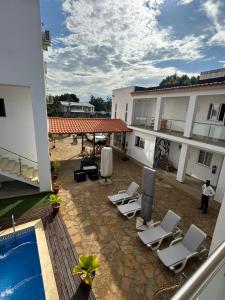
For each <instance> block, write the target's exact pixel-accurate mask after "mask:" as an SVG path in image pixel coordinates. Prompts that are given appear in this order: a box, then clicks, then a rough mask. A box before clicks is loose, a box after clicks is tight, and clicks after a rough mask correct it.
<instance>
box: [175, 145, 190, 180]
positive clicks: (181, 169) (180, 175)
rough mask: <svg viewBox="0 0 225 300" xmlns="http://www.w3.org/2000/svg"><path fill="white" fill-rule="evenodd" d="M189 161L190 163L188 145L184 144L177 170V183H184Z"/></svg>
mask: <svg viewBox="0 0 225 300" xmlns="http://www.w3.org/2000/svg"><path fill="white" fill-rule="evenodd" d="M187 161H188V145H186V144H182V147H181V151H180V158H179V163H178V169H177V181H180V182H184V178H185V173H186V167H187Z"/></svg>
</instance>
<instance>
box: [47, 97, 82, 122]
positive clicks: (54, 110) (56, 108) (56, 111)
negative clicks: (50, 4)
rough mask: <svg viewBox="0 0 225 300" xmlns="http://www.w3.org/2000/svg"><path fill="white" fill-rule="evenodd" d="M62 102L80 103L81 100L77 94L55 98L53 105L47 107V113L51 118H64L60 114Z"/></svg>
mask: <svg viewBox="0 0 225 300" xmlns="http://www.w3.org/2000/svg"><path fill="white" fill-rule="evenodd" d="M60 101H69V102H79V101H80V99H79V98H78V97H77V95H75V94H62V95H59V96H58V95H57V96H54V97H53V104H48V105H47V113H48V116H49V117H59V116H62V113H61V112H60Z"/></svg>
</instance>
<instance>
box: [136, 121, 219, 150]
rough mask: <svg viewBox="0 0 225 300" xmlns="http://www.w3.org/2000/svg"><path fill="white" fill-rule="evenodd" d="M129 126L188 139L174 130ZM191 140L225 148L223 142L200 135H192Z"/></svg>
mask: <svg viewBox="0 0 225 300" xmlns="http://www.w3.org/2000/svg"><path fill="white" fill-rule="evenodd" d="M131 126H133V127H137V128H140V129H145V130H149V131H154V132H161V133H165V134H168V135H172V136H177V137H181V138H184V139H188V138H186V137H184V136H183V132H180V131H174V130H170V129H164V128H163V129H160V130H159V131H155V130H154V129H153V127H150V126H144V125H138V126H135V125H131ZM192 140H194V141H198V142H202V143H206V144H210V145H215V146H219V147H225V141H224V140H219V139H214V138H210V137H204V136H200V135H193V136H192Z"/></svg>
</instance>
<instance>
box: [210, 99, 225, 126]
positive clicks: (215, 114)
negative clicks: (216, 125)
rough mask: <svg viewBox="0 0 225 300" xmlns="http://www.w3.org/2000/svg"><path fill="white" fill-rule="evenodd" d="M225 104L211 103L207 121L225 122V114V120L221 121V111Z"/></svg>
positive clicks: (224, 117) (224, 115)
mask: <svg viewBox="0 0 225 300" xmlns="http://www.w3.org/2000/svg"><path fill="white" fill-rule="evenodd" d="M224 105H225V103H210V104H209V109H208V114H207V120H208V121H214V122H224V119H225V113H224V114H223V120H221V110H222V107H224Z"/></svg>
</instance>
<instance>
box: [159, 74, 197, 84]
mask: <svg viewBox="0 0 225 300" xmlns="http://www.w3.org/2000/svg"><path fill="white" fill-rule="evenodd" d="M199 78H200V77H199V76H197V77H195V76H192V77H191V78H190V77H189V76H188V75H182V76H178V75H177V74H176V73H175V74H174V75H170V76H167V77H166V78H165V79H163V80H162V81H161V82H160V84H159V86H160V87H172V86H180V85H191V84H196V83H198V82H199Z"/></svg>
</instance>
